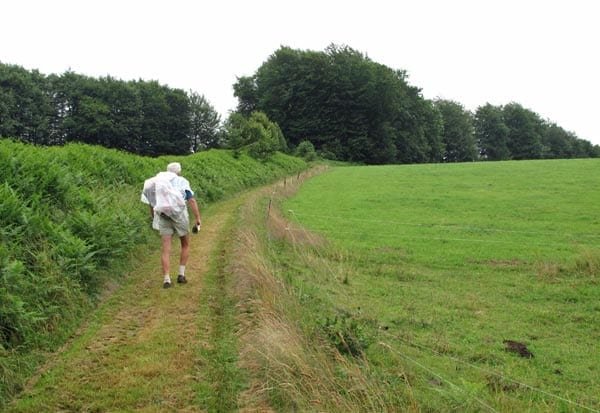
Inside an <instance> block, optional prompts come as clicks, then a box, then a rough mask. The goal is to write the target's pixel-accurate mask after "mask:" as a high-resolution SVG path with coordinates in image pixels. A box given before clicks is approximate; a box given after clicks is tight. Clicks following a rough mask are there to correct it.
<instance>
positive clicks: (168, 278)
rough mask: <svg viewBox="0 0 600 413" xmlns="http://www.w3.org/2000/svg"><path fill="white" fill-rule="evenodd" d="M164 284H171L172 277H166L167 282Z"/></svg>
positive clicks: (167, 275)
mask: <svg viewBox="0 0 600 413" xmlns="http://www.w3.org/2000/svg"><path fill="white" fill-rule="evenodd" d="M164 282H166V283H169V284H170V283H171V277H170V276H169V274H166V275H165V281H164Z"/></svg>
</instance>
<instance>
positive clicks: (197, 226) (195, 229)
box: [192, 221, 202, 234]
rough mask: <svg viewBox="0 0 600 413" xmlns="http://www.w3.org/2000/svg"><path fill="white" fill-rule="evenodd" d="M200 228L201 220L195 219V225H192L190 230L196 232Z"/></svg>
mask: <svg viewBox="0 0 600 413" xmlns="http://www.w3.org/2000/svg"><path fill="white" fill-rule="evenodd" d="M200 228H202V221H196V225H194V226H193V227H192V232H193V233H194V234H197V233H199V232H200Z"/></svg>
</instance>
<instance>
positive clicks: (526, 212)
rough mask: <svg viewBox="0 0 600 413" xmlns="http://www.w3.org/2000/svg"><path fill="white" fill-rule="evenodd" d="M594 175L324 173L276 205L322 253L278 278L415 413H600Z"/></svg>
mask: <svg viewBox="0 0 600 413" xmlns="http://www.w3.org/2000/svg"><path fill="white" fill-rule="evenodd" d="M599 177H600V161H598V160H567V161H562V160H561V161H527V162H525V161H523V162H497V163H472V164H436V165H410V166H378V167H337V168H333V169H332V170H331V171H330V172H328V173H326V174H323V175H321V176H318V177H316V178H314V179H312V180H310V181H309V182H307V183H306V184H305V185H304V186H303V187H302V188H301V190H300V192H299V193H298V194H297V196H295V197H294V198H292V199H290V200H288V201H286V202H285V203H284V205H283V209H284V210H285V211H286V214H287V216H288V218H289V219H290V220H291V221H293V222H294V223H298V224H300V225H302V226H303V227H305V228H307V229H309V230H310V231H312V232H314V233H317V234H321V235H323V237H324V238H326V239H327V240H329V241H330V244H329V245H328V246H325V247H322V248H316V249H315V251H314V254H316V255H317V256H318V257H317V258H318V259H319V260H320V264H319V268H315V269H313V270H312V271H306V270H299V269H298V268H293V264H291V263H288V265H287V266H288V270H287V271H288V274H287V277H288V279H290V280H291V281H292V283H293V284H294V286H295V287H296V288H297V289H298V290H299V291H302V293H301V296H303V295H304V296H307V297H311V298H314V300H313V301H314V302H318V303H319V304H315V305H317V306H319V307H320V308H322V309H326V310H324V311H325V312H329V313H331V314H337V315H340V314H342V315H344V317H349V319H351V320H353V321H354V323H355V326H354V327H353V331H354V332H357V331H358V332H363V333H364V336H365V337H364V338H365V341H366V342H368V347H365V348H366V350H365V355H366V356H367V358H368V360H369V361H370V362H371V364H372V366H373V368H374V369H376V370H378V371H380V372H381V374H382V377H386V378H387V379H386V380H390V379H389V378H390V377H394V374H395V372H397V374H396V376H397V378H398V379H399V380H401V381H402V382H404V383H406V384H408V387H410V389H411V390H410V391H411V393H412V394H413V395H414V397H415V399H416V400H417V402H418V404H419V410H421V411H532V412H538V411H549V412H550V411H599V410H600V345H599V343H600V192H599V191H598V178H599ZM296 232H297V231H296ZM290 262H291V260H290ZM302 294H303V295H302ZM357 326H358V327H357ZM363 333H361V334H363ZM504 340H513V341H516V342H519V343H522V344H524V345H525V346H526V348H527V350H528V351H529V352H531V353H532V354H533V357H522V356H520V355H519V354H517V353H514V352H510V351H507V349H506V346H507V345H506V344H505V343H504Z"/></svg>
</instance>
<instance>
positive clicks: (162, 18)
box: [0, 0, 600, 144]
mask: <svg viewBox="0 0 600 413" xmlns="http://www.w3.org/2000/svg"><path fill="white" fill-rule="evenodd" d="M597 7H598V5H597V2H596V1H594V0H563V1H555V0H546V1H543V0H413V1H403V0H397V1H384V0H369V1H367V0H362V1H354V0H345V1H343V0H331V1H328V0H319V1H316V0H303V1H293V2H292V1H286V0H254V1H252V0H245V1H244V0H213V1H210V2H208V1H203V0H196V1H192V0H189V1H188V0H162V1H156V0H146V1H133V0H102V1H98V0H52V1H50V0H0V62H2V63H9V64H16V65H19V66H23V67H25V68H26V69H38V70H39V71H40V72H42V73H44V74H50V73H57V74H60V73H63V72H65V71H66V70H68V69H69V68H70V69H71V70H73V71H74V72H76V73H80V74H85V75H88V76H93V77H100V76H106V75H111V76H113V77H115V78H118V79H123V80H132V79H143V80H157V81H159V82H160V83H161V84H166V85H169V86H170V87H174V88H182V89H184V90H186V91H189V90H193V91H195V92H198V93H200V94H203V95H205V96H206V98H207V99H208V100H209V102H210V103H211V104H212V105H213V106H214V107H215V109H216V110H217V111H218V112H220V113H221V115H222V117H223V118H225V117H226V116H227V113H228V111H229V110H232V109H234V108H235V106H236V103H237V100H236V99H235V98H234V97H233V89H232V85H233V83H235V81H236V76H246V75H252V74H254V72H255V71H256V70H257V69H258V67H259V66H260V65H261V64H262V63H263V62H264V61H265V60H267V59H268V57H269V56H270V55H271V54H272V53H273V52H275V51H276V50H277V49H278V48H279V47H280V46H281V45H284V46H289V47H292V48H294V49H302V50H306V49H310V50H317V51H322V50H324V49H325V47H327V45H329V44H330V43H336V44H345V45H348V46H350V47H352V48H353V49H356V50H358V51H360V52H362V53H365V54H366V55H368V56H369V57H370V58H371V59H372V60H374V61H376V62H378V63H382V64H384V65H386V66H389V67H391V68H393V69H404V70H406V71H407V72H408V75H409V83H410V84H412V85H414V86H417V87H419V88H421V89H422V91H423V95H424V96H425V97H426V98H431V99H433V98H436V97H441V98H444V99H451V100H455V101H457V102H460V103H462V104H463V105H464V106H465V107H466V108H467V109H470V110H475V109H476V108H477V107H478V106H480V105H483V104H485V103H486V102H490V103H492V104H494V105H503V104H506V103H509V102H511V101H514V102H518V103H520V104H522V105H523V106H525V107H526V108H528V109H531V110H533V111H535V112H537V113H538V114H539V115H540V116H541V117H542V118H544V119H550V120H551V121H554V122H556V123H557V124H558V125H560V126H562V127H563V128H565V129H567V130H569V131H573V132H575V133H576V134H577V136H578V137H579V138H582V139H587V140H589V141H591V142H593V143H595V144H600V124H599V122H598V104H597V102H598V99H599V98H600V58H599V52H598V49H599V43H600V23H598V21H599V18H600V13H599V12H598V11H597Z"/></svg>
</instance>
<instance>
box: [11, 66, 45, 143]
mask: <svg viewBox="0 0 600 413" xmlns="http://www.w3.org/2000/svg"><path fill="white" fill-rule="evenodd" d="M47 86H48V83H47V81H46V77H45V76H44V75H42V74H40V73H39V72H38V71H37V70H33V71H27V70H25V69H23V68H22V67H19V66H14V65H3V64H0V136H5V137H13V138H20V139H22V140H24V141H27V142H31V143H36V144H46V143H48V141H49V140H50V120H51V118H52V114H53V106H52V101H51V99H50V95H49V91H48V87H47Z"/></svg>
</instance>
